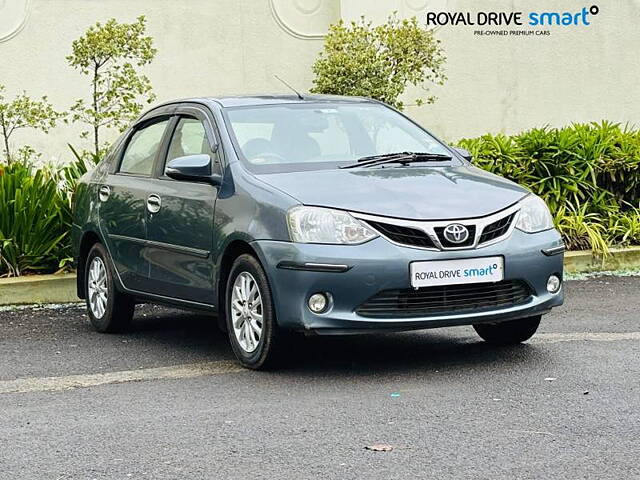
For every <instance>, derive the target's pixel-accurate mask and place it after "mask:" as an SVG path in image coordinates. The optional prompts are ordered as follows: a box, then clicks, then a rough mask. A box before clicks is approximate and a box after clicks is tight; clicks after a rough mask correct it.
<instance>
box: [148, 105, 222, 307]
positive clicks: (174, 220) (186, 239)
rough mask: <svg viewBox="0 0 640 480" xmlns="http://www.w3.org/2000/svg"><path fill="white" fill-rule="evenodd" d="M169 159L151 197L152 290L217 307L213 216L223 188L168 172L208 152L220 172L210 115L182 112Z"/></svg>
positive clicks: (158, 174)
mask: <svg viewBox="0 0 640 480" xmlns="http://www.w3.org/2000/svg"><path fill="white" fill-rule="evenodd" d="M176 113H178V114H179V115H178V117H177V118H176V119H175V120H174V122H173V124H172V125H173V134H172V136H171V140H170V141H169V143H168V147H167V150H166V155H165V159H164V161H160V162H159V164H158V165H159V170H158V171H157V172H156V178H154V179H153V180H152V181H151V183H152V189H151V192H150V195H151V196H152V197H153V198H154V200H156V201H157V203H158V205H156V206H154V207H153V208H150V209H147V240H148V242H147V260H148V262H149V268H150V272H149V279H150V288H151V289H152V291H153V292H154V293H156V294H159V295H164V296H167V297H172V298H179V299H183V300H189V301H194V302H198V303H204V304H208V305H213V304H215V303H216V295H215V292H214V290H213V286H214V280H213V279H214V268H215V266H214V263H213V261H212V255H211V253H212V250H213V241H214V238H213V214H214V207H215V201H216V196H217V193H218V192H217V188H216V187H214V186H212V185H210V184H208V183H201V182H189V181H179V180H173V179H171V178H169V177H167V176H166V175H165V174H164V170H165V165H166V162H168V161H171V160H173V159H174V158H178V157H182V156H186V155H196V154H207V155H210V156H211V158H212V168H214V169H220V168H221V167H220V160H219V157H218V154H217V152H216V151H215V150H216V149H215V148H214V147H213V145H215V143H213V142H212V140H213V130H212V128H211V123H210V121H209V119H208V118H207V117H206V115H205V114H204V112H202V111H201V110H199V109H197V108H186V107H183V108H181V109H179V110H178V111H177V112H176Z"/></svg>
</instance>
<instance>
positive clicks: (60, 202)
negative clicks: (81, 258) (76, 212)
mask: <svg viewBox="0 0 640 480" xmlns="http://www.w3.org/2000/svg"><path fill="white" fill-rule="evenodd" d="M84 172H86V168H85V166H84V162H80V161H78V162H74V163H72V164H69V165H67V166H66V167H63V168H61V169H55V168H52V167H48V166H45V167H41V168H35V167H33V166H30V165H26V164H24V163H22V162H14V163H12V164H11V165H9V166H6V165H5V166H2V165H0V276H17V275H22V274H24V273H28V272H29V273H32V272H41V273H50V272H54V271H56V270H58V269H60V268H63V267H65V266H66V265H67V264H68V263H70V261H71V255H72V253H71V243H70V230H71V221H72V218H71V196H72V192H73V189H74V187H75V182H76V180H77V179H78V178H79V177H80V176H81V175H82V174H83V173H84Z"/></svg>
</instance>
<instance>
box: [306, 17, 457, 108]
mask: <svg viewBox="0 0 640 480" xmlns="http://www.w3.org/2000/svg"><path fill="white" fill-rule="evenodd" d="M445 60H446V58H445V56H444V52H443V50H442V48H441V47H440V40H438V39H436V38H435V36H434V32H433V30H430V29H426V28H424V27H422V26H420V25H419V24H418V20H417V19H416V18H415V17H413V18H411V19H408V20H400V19H398V18H397V16H396V15H395V14H394V15H392V16H390V17H389V18H388V19H387V22H386V23H384V24H382V25H379V26H376V27H373V26H372V24H371V22H366V21H365V19H364V17H362V18H361V19H360V22H351V23H350V24H348V25H347V24H345V23H344V22H343V21H342V20H340V22H338V23H337V24H334V25H332V26H331V27H330V28H329V32H328V34H327V36H326V38H325V43H324V50H323V51H322V52H320V55H319V57H318V59H317V60H316V62H315V63H314V65H313V72H314V73H315V75H316V77H315V79H314V80H313V84H314V86H313V88H312V89H311V92H313V93H328V94H336V95H357V96H365V97H371V98H375V99H377V100H381V101H383V102H385V103H388V104H389V105H392V106H394V107H396V108H398V109H402V108H403V106H404V105H403V102H402V101H400V100H399V99H398V98H399V97H400V95H402V94H403V93H404V91H405V90H406V88H407V86H409V85H414V86H421V87H422V88H424V89H425V90H427V88H426V87H425V86H424V84H425V83H426V82H432V83H434V84H437V85H442V84H443V83H444V81H445V80H446V76H445V75H444V72H443V65H444V62H445ZM425 101H426V102H427V103H433V102H434V101H435V97H434V96H429V97H427V98H426V100H425V99H421V98H418V99H416V103H417V104H418V105H421V104H423V103H424V102H425Z"/></svg>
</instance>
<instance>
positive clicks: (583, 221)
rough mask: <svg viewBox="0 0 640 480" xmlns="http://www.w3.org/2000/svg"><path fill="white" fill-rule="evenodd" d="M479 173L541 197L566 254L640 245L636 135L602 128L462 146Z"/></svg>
mask: <svg viewBox="0 0 640 480" xmlns="http://www.w3.org/2000/svg"><path fill="white" fill-rule="evenodd" d="M458 146H460V147H462V148H466V149H467V150H469V151H470V152H471V154H472V155H473V157H474V163H475V164H476V165H478V166H479V167H481V168H484V169H486V170H489V171H491V172H493V173H496V174H498V175H502V176H504V177H506V178H509V179H511V180H513V181H515V182H517V183H519V184H521V185H524V186H526V187H528V188H529V189H530V190H531V191H532V192H534V193H536V194H537V195H540V196H541V197H542V198H543V199H544V200H545V201H546V202H547V205H549V208H550V209H551V212H552V213H553V215H554V218H555V223H556V226H557V228H558V229H559V230H560V232H561V233H562V235H563V237H564V239H565V242H566V244H567V246H568V248H570V249H588V248H591V249H592V250H594V251H595V252H597V253H601V254H606V253H607V252H608V249H609V247H610V246H612V245H616V246H624V245H628V244H638V243H640V210H639V209H638V207H639V206H640V130H637V129H634V128H630V127H629V126H622V125H620V124H616V123H611V122H607V121H603V122H600V123H588V124H582V123H576V124H572V125H570V126H567V127H563V128H550V127H543V128H534V129H531V130H527V131H525V132H523V133H519V134H517V135H503V134H497V135H491V134H487V135H483V136H481V137H478V138H470V139H463V140H460V141H459V142H458Z"/></svg>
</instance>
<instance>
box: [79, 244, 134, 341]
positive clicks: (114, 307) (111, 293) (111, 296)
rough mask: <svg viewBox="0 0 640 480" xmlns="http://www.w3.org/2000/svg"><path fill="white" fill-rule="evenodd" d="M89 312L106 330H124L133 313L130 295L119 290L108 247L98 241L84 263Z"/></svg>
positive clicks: (96, 326)
mask: <svg viewBox="0 0 640 480" xmlns="http://www.w3.org/2000/svg"><path fill="white" fill-rule="evenodd" d="M85 292H86V297H87V299H86V300H87V313H88V315H89V320H90V321H91V324H92V325H93V327H94V328H95V329H96V330H97V331H99V332H103V333H108V332H109V333H110V332H119V331H121V330H124V329H125V328H126V327H127V326H128V325H129V323H130V322H131V318H132V317H133V309H134V306H135V304H134V302H133V299H132V298H131V297H129V296H128V295H125V294H123V293H120V292H118V291H117V290H116V287H115V283H114V278H113V270H112V268H111V262H110V261H109V255H108V253H107V250H106V249H105V248H104V246H103V245H102V244H101V243H96V244H95V245H94V246H93V247H91V250H90V251H89V255H87V262H86V264H85Z"/></svg>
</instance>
